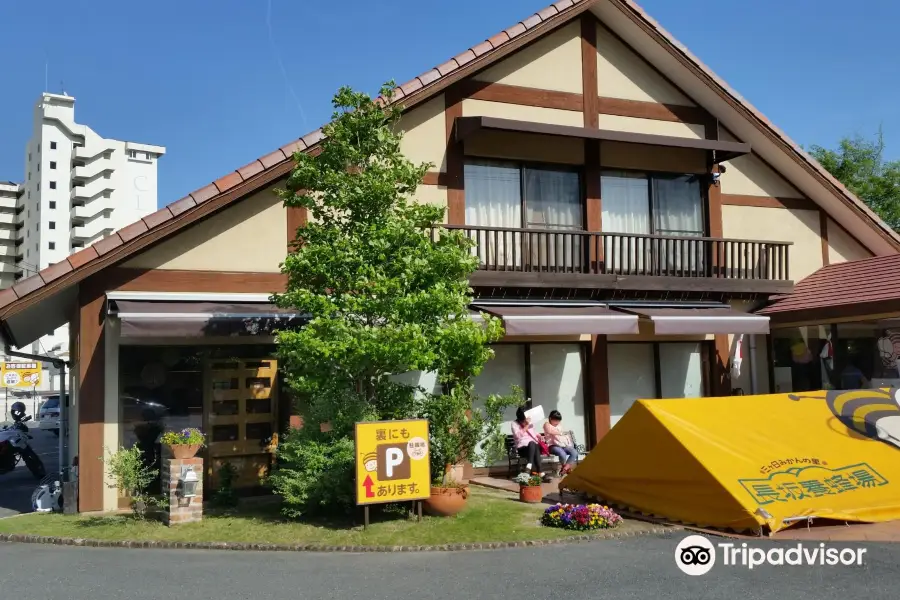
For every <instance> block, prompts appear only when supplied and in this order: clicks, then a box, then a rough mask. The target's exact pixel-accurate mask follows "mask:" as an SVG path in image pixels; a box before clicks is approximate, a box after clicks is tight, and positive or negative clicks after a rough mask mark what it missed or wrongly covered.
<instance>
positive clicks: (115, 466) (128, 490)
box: [100, 446, 162, 518]
mask: <svg viewBox="0 0 900 600" xmlns="http://www.w3.org/2000/svg"><path fill="white" fill-rule="evenodd" d="M106 455H107V457H106V461H105V462H106V468H107V472H108V473H109V477H110V478H111V479H112V480H113V483H111V484H109V486H110V487H114V488H117V489H118V490H119V491H121V492H122V493H124V494H128V495H129V496H130V497H131V509H132V511H133V512H134V514H135V516H136V517H139V518H143V516H144V511H145V510H146V508H147V507H148V506H150V505H152V504H154V505H157V506H161V505H162V502H161V501H160V500H157V499H155V498H153V497H152V496H150V495H149V494H148V493H147V488H148V487H150V484H151V483H153V481H154V480H155V479H156V478H157V477H158V476H159V470H158V469H151V468H150V467H148V466H147V465H146V463H145V462H144V458H143V451H142V450H141V449H140V448H138V447H137V446H133V447H131V448H129V449H125V448H119V450H117V451H116V452H111V451H110V450H109V448H107V449H106ZM100 460H103V457H100Z"/></svg>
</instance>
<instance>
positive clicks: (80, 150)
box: [73, 139, 116, 160]
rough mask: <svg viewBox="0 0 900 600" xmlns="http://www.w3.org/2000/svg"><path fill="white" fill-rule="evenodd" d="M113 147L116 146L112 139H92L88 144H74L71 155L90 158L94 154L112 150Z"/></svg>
mask: <svg viewBox="0 0 900 600" xmlns="http://www.w3.org/2000/svg"><path fill="white" fill-rule="evenodd" d="M115 149H116V146H115V141H114V140H105V139H97V140H93V139H92V140H91V145H90V146H75V152H74V154H73V157H74V158H81V159H84V160H90V159H92V158H94V157H95V156H100V155H101V154H103V153H104V152H113V151H114V150H115Z"/></svg>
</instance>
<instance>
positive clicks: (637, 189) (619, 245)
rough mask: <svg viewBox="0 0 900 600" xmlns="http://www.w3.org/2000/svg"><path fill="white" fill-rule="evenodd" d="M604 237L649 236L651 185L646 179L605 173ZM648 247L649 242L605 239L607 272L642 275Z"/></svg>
mask: <svg viewBox="0 0 900 600" xmlns="http://www.w3.org/2000/svg"><path fill="white" fill-rule="evenodd" d="M600 195H601V197H602V198H603V214H602V228H603V232H604V233H636V234H649V233H650V232H651V229H650V184H649V180H648V179H647V175H645V174H643V173H629V172H625V171H605V172H604V173H603V176H602V177H601V179H600ZM648 248H649V246H648V245H647V240H646V238H618V237H615V236H609V237H604V248H603V256H604V260H605V261H606V264H607V268H612V269H615V271H616V272H629V271H639V270H642V269H643V268H644V261H645V260H646V255H647V251H648Z"/></svg>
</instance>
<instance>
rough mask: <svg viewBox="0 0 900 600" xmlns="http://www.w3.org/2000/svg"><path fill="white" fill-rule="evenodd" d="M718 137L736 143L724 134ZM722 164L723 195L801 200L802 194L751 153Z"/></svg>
mask: <svg viewBox="0 0 900 600" xmlns="http://www.w3.org/2000/svg"><path fill="white" fill-rule="evenodd" d="M719 137H720V138H721V139H722V140H724V141H728V142H736V141H738V140H736V139H735V138H733V137H732V136H730V135H728V134H727V133H725V132H722V133H721V135H720V136H719ZM723 164H724V165H725V173H723V174H722V177H721V179H720V181H721V186H722V193H723V194H736V195H744V196H769V197H772V198H803V194H801V193H800V192H799V191H798V190H797V189H795V188H794V187H793V186H792V185H791V184H789V183H788V182H787V180H785V179H784V178H783V177H781V176H780V175H778V173H776V172H775V171H774V170H772V169H771V168H770V167H769V166H768V165H767V164H766V163H764V162H763V161H762V160H761V159H760V158H759V157H757V156H755V155H754V154H752V153H751V154H748V155H746V156H740V157H738V158H736V159H734V160H730V161H727V162H725V163H723Z"/></svg>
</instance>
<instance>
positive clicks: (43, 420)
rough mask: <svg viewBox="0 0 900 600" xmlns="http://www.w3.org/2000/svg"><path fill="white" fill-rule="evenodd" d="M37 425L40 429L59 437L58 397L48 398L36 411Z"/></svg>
mask: <svg viewBox="0 0 900 600" xmlns="http://www.w3.org/2000/svg"><path fill="white" fill-rule="evenodd" d="M38 423H39V426H40V428H41V429H43V430H45V431H50V432H52V433H53V434H54V435H59V396H49V397H48V398H47V401H46V402H44V403H43V404H41V408H40V410H38Z"/></svg>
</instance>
